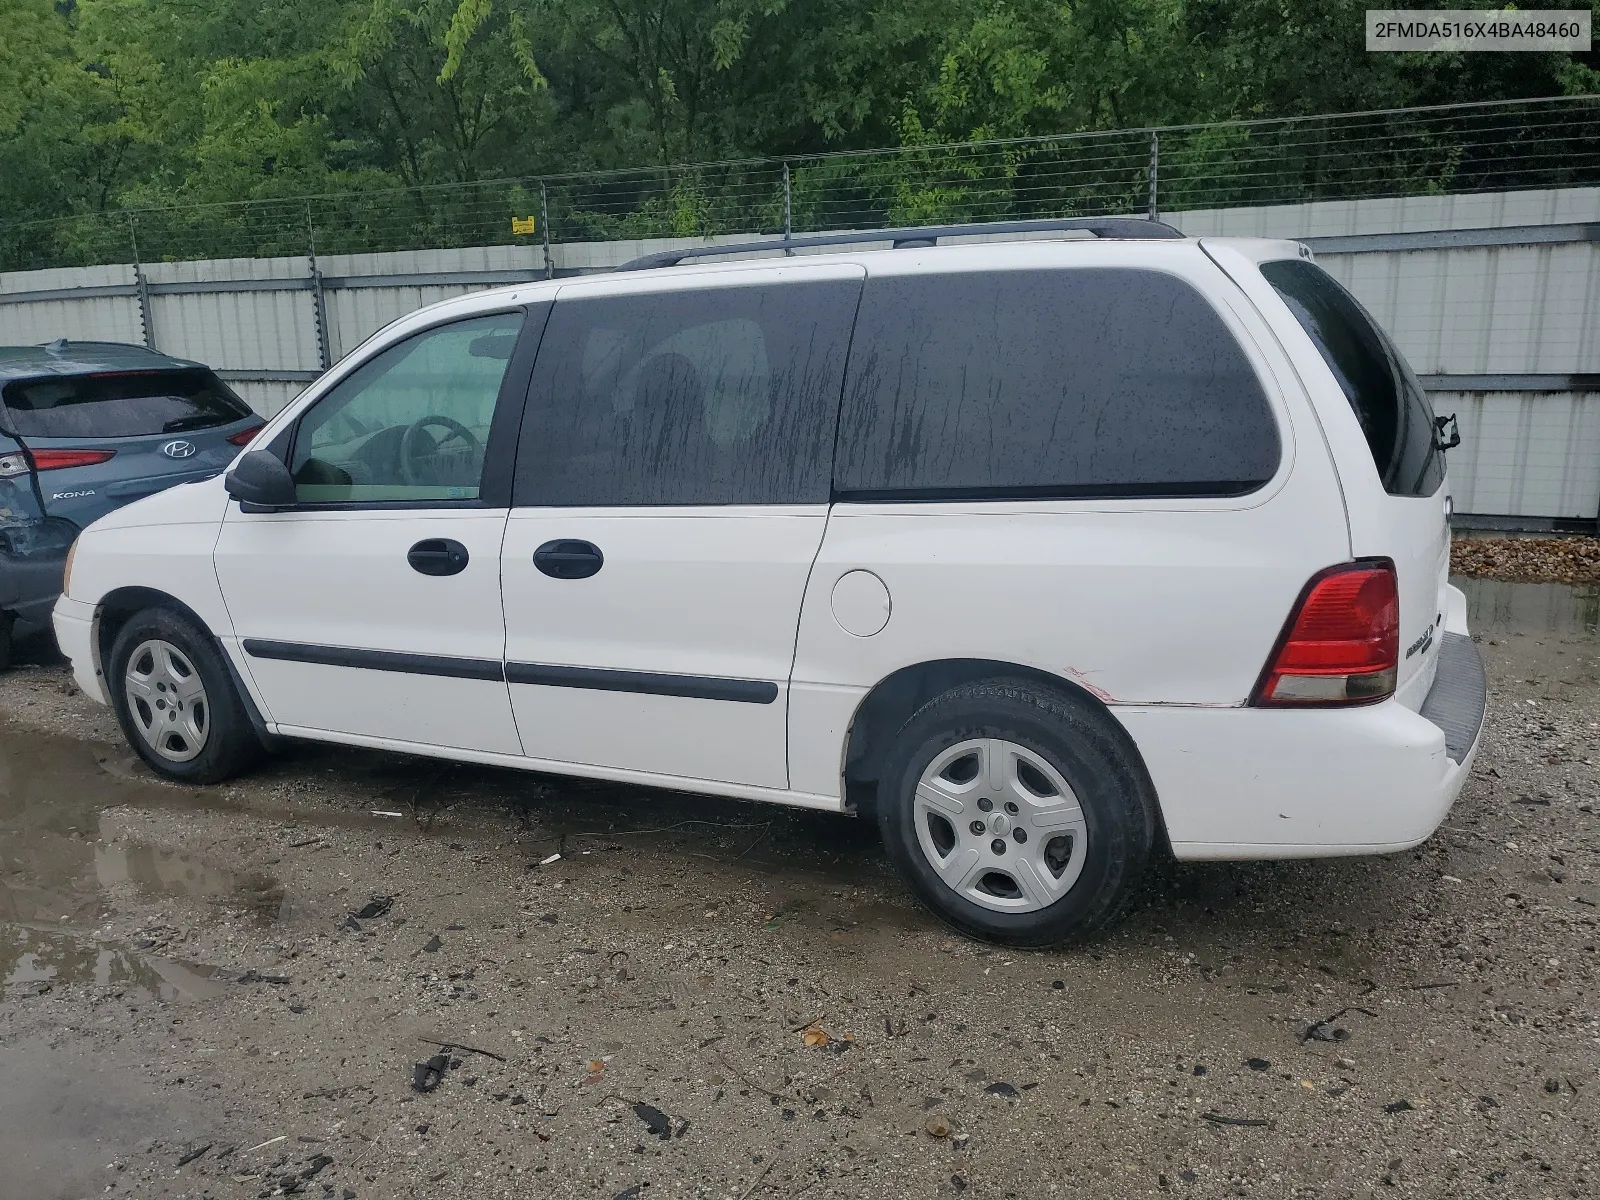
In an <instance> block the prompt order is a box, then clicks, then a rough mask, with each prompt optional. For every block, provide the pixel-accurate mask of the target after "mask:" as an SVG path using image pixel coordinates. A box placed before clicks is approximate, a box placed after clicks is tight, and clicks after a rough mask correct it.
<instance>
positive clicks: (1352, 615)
mask: <svg viewBox="0 0 1600 1200" xmlns="http://www.w3.org/2000/svg"><path fill="white" fill-rule="evenodd" d="M1399 665H1400V599H1399V594H1398V591H1397V590H1396V586H1395V576H1394V563H1392V562H1390V561H1389V560H1388V559H1386V558H1379V559H1364V560H1362V561H1359V562H1353V563H1345V564H1343V565H1341V566H1337V567H1329V568H1328V569H1327V570H1326V571H1320V572H1318V573H1317V574H1316V575H1313V576H1312V577H1311V582H1310V583H1308V584H1306V588H1305V591H1304V592H1302V593H1301V594H1300V602H1299V603H1298V604H1296V605H1295V608H1294V611H1293V612H1292V613H1291V614H1290V615H1289V621H1288V624H1287V625H1285V626H1284V630H1283V633H1282V635H1281V636H1280V637H1279V638H1278V645H1277V647H1276V648H1275V649H1274V650H1273V653H1272V658H1271V659H1269V660H1268V662H1267V669H1266V670H1265V671H1263V672H1262V673H1261V681H1260V682H1259V683H1257V684H1256V690H1255V694H1254V695H1253V696H1252V697H1251V699H1250V702H1251V703H1252V704H1256V705H1271V706H1285V705H1307V704H1370V703H1372V702H1373V701H1376V700H1384V699H1387V698H1388V697H1390V696H1392V695H1393V694H1394V685H1395V677H1396V673H1397V672H1398V669H1399Z"/></svg>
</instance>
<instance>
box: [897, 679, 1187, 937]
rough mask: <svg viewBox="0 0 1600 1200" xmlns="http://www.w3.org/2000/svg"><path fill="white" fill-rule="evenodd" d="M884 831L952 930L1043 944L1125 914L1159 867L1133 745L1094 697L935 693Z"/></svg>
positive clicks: (917, 724) (1050, 692) (903, 734)
mask: <svg viewBox="0 0 1600 1200" xmlns="http://www.w3.org/2000/svg"><path fill="white" fill-rule="evenodd" d="M878 822H879V826H880V828H881V829H882V832H883V839H884V845H885V847H886V849H887V851H888V854H889V857H890V859H891V860H892V861H893V862H894V864H895V865H896V867H898V868H899V870H900V872H901V874H902V876H903V877H904V878H905V880H906V882H907V883H908V884H909V885H910V887H911V889H912V891H913V892H915V893H916V895H917V897H918V898H919V899H920V900H922V902H923V903H924V904H926V905H927V906H928V907H929V908H930V909H932V910H933V912H934V913H935V914H937V915H938V916H939V917H940V918H941V919H943V920H944V921H945V922H947V923H948V924H950V925H952V926H954V927H955V928H957V929H959V930H961V931H962V932H963V933H967V934H970V935H973V936H976V937H981V938H985V939H988V940H990V941H995V942H1001V943H1004V944H1006V945H1012V946H1047V945H1058V944H1061V943H1065V942H1071V941H1076V940H1080V939H1083V938H1086V937H1088V936H1089V935H1091V934H1093V933H1094V932H1096V931H1097V930H1099V929H1101V928H1103V927H1104V926H1105V925H1106V924H1107V923H1109V922H1110V921H1112V920H1113V919H1114V918H1115V917H1116V916H1117V914H1118V913H1119V912H1120V910H1121V909H1122V906H1123V905H1124V903H1125V902H1126V901H1127V899H1128V897H1129V894H1130V892H1131V890H1132V888H1133V886H1134V884H1135V883H1136V882H1137V881H1138V879H1139V877H1140V876H1141V875H1142V873H1143V870H1144V866H1145V864H1146V862H1147V861H1148V859H1149V857H1150V851H1151V847H1152V845H1153V844H1154V841H1155V835H1156V805H1155V796H1154V792H1153V789H1152V788H1151V786H1150V782H1149V777H1148V775H1147V774H1146V772H1145V770H1144V766H1143V764H1142V763H1141V762H1140V761H1139V759H1138V755H1137V753H1136V752H1135V750H1134V749H1133V747H1132V745H1131V743H1130V742H1129V741H1128V739H1127V737H1126V735H1124V734H1123V733H1122V732H1121V730H1120V729H1119V728H1117V727H1116V725H1115V724H1114V722H1113V721H1112V720H1111V718H1110V717H1109V716H1107V715H1106V714H1105V712H1104V711H1103V710H1100V709H1099V708H1098V707H1097V706H1096V705H1095V704H1094V703H1093V702H1092V701H1090V700H1089V699H1088V698H1086V697H1085V698H1081V699H1080V698H1078V697H1076V696H1074V695H1071V694H1070V693H1068V692H1067V691H1066V690H1065V689H1063V690H1060V691H1058V690H1055V689H1052V688H1048V687H1045V686H1041V685H1039V684H1035V683H1033V682H1031V681H1028V680H1011V679H997V680H985V681H980V682H977V683H971V684H966V685H964V686H962V687H958V688H954V689H952V690H951V691H949V692H946V693H945V694H943V695H941V696H938V697H936V698H935V699H933V700H931V701H929V702H928V703H927V704H925V705H924V706H923V707H922V708H921V709H919V710H918V711H917V712H916V713H915V714H914V715H913V716H912V717H911V719H910V720H908V721H907V722H906V724H905V725H904V726H903V727H902V728H901V730H900V732H899V734H898V735H897V736H896V738H895V741H894V743H893V744H892V745H891V747H890V749H889V753H888V756H887V759H886V760H885V763H884V769H883V772H882V775H881V776H880V781H879V785H878Z"/></svg>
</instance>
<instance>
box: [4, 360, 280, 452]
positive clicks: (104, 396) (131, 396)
mask: <svg viewBox="0 0 1600 1200" xmlns="http://www.w3.org/2000/svg"><path fill="white" fill-rule="evenodd" d="M5 408H6V416H7V418H8V419H9V422H10V425H11V428H12V429H14V430H15V431H16V432H17V433H18V434H20V435H21V436H22V437H24V438H29V437H44V438H116V437H148V436H151V435H156V434H163V433H185V432H192V431H194V430H197V429H210V428H213V427H215V426H217V425H230V424H232V423H233V422H234V421H238V420H242V419H243V418H245V417H248V416H249V415H250V406H249V405H247V404H246V403H245V402H244V401H243V400H241V399H239V397H238V396H236V395H234V394H233V392H232V391H231V390H230V389H229V387H228V385H227V384H225V383H223V382H222V380H220V379H218V378H217V377H216V376H215V375H213V374H212V373H211V372H210V371H139V372H130V373H125V374H119V375H72V376H65V377H62V378H53V379H36V380H29V381H26V382H18V383H12V384H9V385H7V387H6V389H5Z"/></svg>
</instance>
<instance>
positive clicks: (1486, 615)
mask: <svg viewBox="0 0 1600 1200" xmlns="http://www.w3.org/2000/svg"><path fill="white" fill-rule="evenodd" d="M1451 582H1452V583H1454V584H1455V585H1456V586H1457V587H1458V588H1460V589H1461V590H1462V591H1463V592H1464V593H1465V594H1466V597H1467V625H1468V627H1469V628H1470V629H1471V630H1472V631H1473V632H1474V633H1483V634H1489V635H1508V636H1512V635H1516V634H1524V635H1527V636H1530V637H1543V638H1553V639H1556V640H1558V641H1572V642H1578V641H1589V640H1591V639H1594V638H1597V637H1600V586H1597V585H1594V584H1584V585H1578V586H1574V585H1572V584H1566V583H1505V582H1503V581H1501V580H1498V579H1453V580H1451Z"/></svg>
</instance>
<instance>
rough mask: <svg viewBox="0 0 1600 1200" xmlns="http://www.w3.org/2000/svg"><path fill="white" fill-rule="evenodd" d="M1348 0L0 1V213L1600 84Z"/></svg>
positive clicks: (929, 141)
mask: <svg viewBox="0 0 1600 1200" xmlns="http://www.w3.org/2000/svg"><path fill="white" fill-rule="evenodd" d="M1364 8H1365V2H1364V0H1363V3H1359V4H1358V3H1356V0H53V2H52V0H0V223H4V224H7V225H14V224H15V223H17V222H22V221H29V220H38V219H46V218H54V217H59V216H63V215H70V214H93V213H99V212H105V211H107V210H111V209H116V208H127V207H152V206H162V205H168V204H185V203H202V202H212V201H232V200H264V199H270V198H281V197H302V196H307V195H312V194H317V193H326V192H335V191H363V190H375V189H380V188H392V187H397V186H400V187H407V188H411V189H421V188H424V187H425V185H430V184H443V183H450V184H466V185H473V184H477V183H479V182H481V181H486V180H494V179H497V178H508V177H526V176H530V175H536V174H537V175H546V174H552V173H560V172H571V171H581V170H589V169H595V168H612V167H621V166H641V165H647V164H669V163H686V162H696V161H700V162H704V161H712V160H723V159H737V158H745V157H754V156H763V155H773V154H783V155H797V154H805V153H814V152H819V151H825V150H830V149H848V148H863V147H869V146H881V145H888V144H900V145H906V146H916V147H933V146H939V145H944V144H946V143H951V142H964V141H970V140H976V139H988V138H1013V137H1023V136H1026V135H1031V134H1039V133H1060V132H1070V131H1077V130H1095V129H1114V128H1119V127H1133V126H1142V125H1154V124H1168V123H1178V122H1201V121H1208V120H1217V119H1224V118H1232V117H1247V116H1277V115H1286V114H1300V113H1316V112H1337V111H1344V110H1355V109H1366V108H1374V107H1385V106H1399V105H1406V104H1421V103H1442V102H1449V101H1456V100H1478V99H1495V98H1502V97H1516V96H1542V95H1553V94H1560V93H1562V92H1566V93H1579V92H1591V91H1596V90H1600V73H1597V72H1596V70H1595V66H1596V60H1595V58H1594V56H1583V57H1581V58H1580V57H1578V56H1565V55H1530V54H1500V55H1496V54H1476V55H1471V54H1468V55H1377V54H1368V53H1366V52H1365V49H1364V47H1363V44H1362V36H1363V35H1362V13H1363V11H1364ZM929 153H935V151H929ZM963 169H965V168H963ZM1005 169H1006V170H1010V171H1013V172H1016V171H1025V170H1026V169H1027V164H1026V163H1025V162H1023V161H1021V160H1020V159H1019V160H1018V161H1016V162H1013V163H1011V164H1009V165H1008V166H1007V167H1006V168H1005ZM674 186H675V187H678V184H674ZM685 186H686V185H685ZM897 187H901V185H900V184H899V183H896V182H895V181H894V180H886V182H885V183H884V188H885V189H886V190H885V194H886V195H888V196H892V197H897V198H894V199H892V200H890V201H885V203H893V204H895V205H898V209H897V211H903V212H904V213H906V214H907V215H911V216H916V215H925V214H928V213H936V212H938V211H940V206H941V200H940V198H939V196H938V195H935V194H921V193H918V192H916V191H915V190H913V191H909V192H908V191H905V189H904V188H903V187H902V188H901V191H900V192H896V190H895V189H896V188H897ZM902 193H903V194H902ZM690 194H691V193H690V191H687V190H684V188H683V187H679V190H678V191H677V192H675V193H674V195H679V196H685V197H687V196H690ZM418 196H419V199H418V201H417V203H418V204H419V205H420V204H425V203H426V201H425V198H420V197H421V196H422V193H421V192H419V193H418ZM672 203H689V200H675V201H672Z"/></svg>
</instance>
